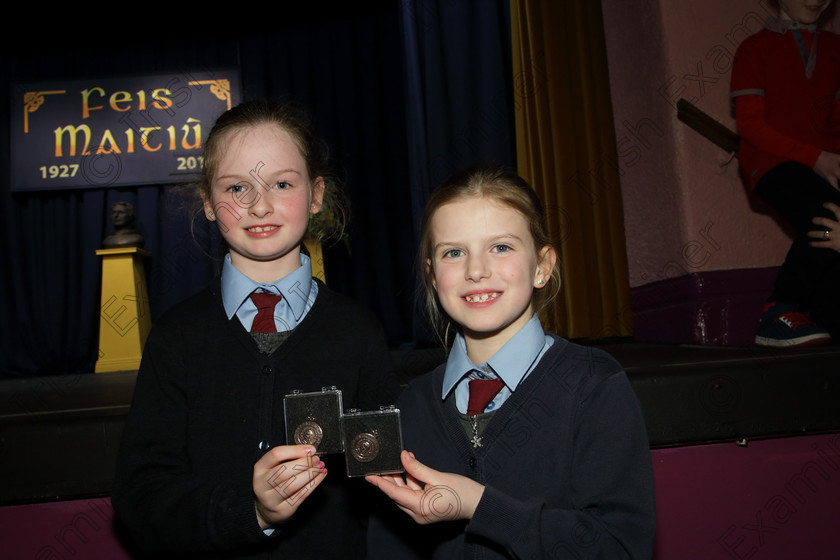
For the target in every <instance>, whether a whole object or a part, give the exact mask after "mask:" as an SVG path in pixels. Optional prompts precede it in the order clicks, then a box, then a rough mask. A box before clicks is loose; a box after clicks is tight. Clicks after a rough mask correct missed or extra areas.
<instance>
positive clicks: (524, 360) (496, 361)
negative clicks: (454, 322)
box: [443, 314, 553, 412]
mask: <svg viewBox="0 0 840 560" xmlns="http://www.w3.org/2000/svg"><path fill="white" fill-rule="evenodd" d="M552 342H553V340H552V339H551V337H549V336H548V335H546V333H545V331H544V330H543V328H542V324H541V323H540V320H539V317H537V315H536V314H535V315H534V316H533V317H531V319H530V320H529V321H528V322H527V323H525V325H524V326H523V327H522V328H521V329H520V330H519V332H517V333H516V334H515V335H513V338H511V339H510V340H508V341H507V342H506V343H505V345H504V346H502V347H501V348H500V349H499V351H498V352H496V353H495V354H494V355H493V356H492V357H491V358H490V359H489V360H487V362H486V363H484V364H474V363H473V362H472V360H470V359H469V357H468V356H467V347H466V343H465V341H464V337H463V335H461V333H458V334H457V335H456V337H455V341H454V343H453V344H452V349H451V350H450V352H449V357H448V358H447V361H446V372H445V373H444V376H443V398H444V399H445V398H446V397H447V396H448V395H449V393H450V392H451V391H452V390H453V388H455V387H456V386H458V385H460V386H462V387H463V388H464V390H463V391H462V390H460V387H459V390H457V391H456V395H455V398H456V404H457V405H458V409H459V410H461V411H462V412H463V411H465V410H466V407H467V400H468V398H469V393H468V389H467V388H466V385H467V383H463V384H461V383H460V382H461V381H463V380H465V379H466V378H467V377H468V376H469V373H470V371H472V370H480V371H484V372H488V371H492V374H491V375H493V374H495V376H496V377H498V378H499V379H501V380H502V381H504V383H505V389H506V391H505V390H503V393H502V398H506V395H509V394H510V393H511V392H513V391H515V390H516V388H517V387H518V386H519V384H520V383H522V381H523V380H524V379H525V378H526V377H527V376H528V374H529V373H531V371H532V370H533V369H534V366H536V364H537V362H538V361H539V359H540V358H541V357H542V355H543V354H544V353H545V351H546V350H547V349H548V347H549V346H551V344H552ZM462 400H463V403H461V402H460V401H462ZM461 404H463V406H461ZM497 406H498V405H497Z"/></svg>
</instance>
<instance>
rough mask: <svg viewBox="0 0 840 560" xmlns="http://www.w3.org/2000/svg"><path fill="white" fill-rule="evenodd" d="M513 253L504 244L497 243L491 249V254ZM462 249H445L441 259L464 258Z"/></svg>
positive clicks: (511, 248) (508, 246)
mask: <svg viewBox="0 0 840 560" xmlns="http://www.w3.org/2000/svg"><path fill="white" fill-rule="evenodd" d="M510 251H513V247H511V246H510V245H508V244H506V243H499V244H498V245H493V247H492V248H491V252H492V253H508V252H510ZM464 254H465V253H464V251H463V249H447V250H446V251H444V252H443V258H445V259H457V258H458V257H462V256H464Z"/></svg>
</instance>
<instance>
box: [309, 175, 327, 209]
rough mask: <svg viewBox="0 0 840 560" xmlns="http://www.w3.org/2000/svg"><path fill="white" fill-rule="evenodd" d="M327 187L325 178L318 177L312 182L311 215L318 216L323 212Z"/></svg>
mask: <svg viewBox="0 0 840 560" xmlns="http://www.w3.org/2000/svg"><path fill="white" fill-rule="evenodd" d="M326 188H327V185H326V183H325V182H324V178H323V177H316V178H315V180H314V181H313V182H312V198H311V199H310V201H309V213H310V214H317V213H318V212H320V211H321V206H322V205H323V204H324V191H325V190H326Z"/></svg>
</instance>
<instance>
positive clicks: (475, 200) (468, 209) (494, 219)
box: [429, 197, 553, 358]
mask: <svg viewBox="0 0 840 560" xmlns="http://www.w3.org/2000/svg"><path fill="white" fill-rule="evenodd" d="M430 227H431V231H432V243H433V246H434V252H433V257H432V262H431V263H429V264H430V266H431V269H432V275H433V285H434V287H435V290H436V291H437V294H438V299H439V300H440V304H441V306H442V307H443V309H444V310H445V311H446V313H447V314H448V315H449V316H450V317H451V318H452V319H453V320H454V321H455V322H457V323H458V324H459V325H461V327H462V332H463V333H464V337H465V339H466V342H467V346H468V352H469V347H470V345H471V344H472V343H474V342H475V343H479V344H481V345H482V348H484V349H485V350H487V349H490V352H489V355H487V356H486V357H487V358H489V356H490V355H492V353H494V352H495V350H498V349H499V348H501V347H502V345H503V344H504V343H505V342H507V341H508V340H510V338H511V337H512V336H513V335H514V334H516V332H517V331H519V330H520V329H521V328H522V327H523V326H524V325H525V323H527V322H528V320H529V319H530V318H531V316H532V315H533V308H532V305H531V296H532V294H533V290H534V288H535V287H539V286H540V285H539V284H538V283H537V281H538V280H539V279H543V280H547V279H548V274H547V273H546V272H545V268H544V265H545V264H546V262H545V259H540V255H538V254H537V251H536V249H535V247H534V242H533V237H532V236H531V233H530V230H529V227H528V222H527V220H526V219H525V217H524V216H522V214H520V213H519V212H518V211H516V210H514V209H513V208H511V207H509V206H506V205H503V204H499V203H496V202H494V201H492V200H490V199H487V198H484V197H471V198H467V199H464V200H460V201H457V202H450V203H447V204H444V205H443V206H441V207H440V208H438V209H437V211H436V212H435V214H434V216H433V217H432V220H431V223H430ZM541 253H542V256H544V252H541ZM552 264H553V263H552ZM539 265H543V266H539ZM471 357H472V356H471Z"/></svg>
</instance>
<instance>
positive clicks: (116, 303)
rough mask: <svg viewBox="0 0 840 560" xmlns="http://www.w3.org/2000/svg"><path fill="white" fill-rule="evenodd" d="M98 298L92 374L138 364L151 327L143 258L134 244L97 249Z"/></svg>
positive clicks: (118, 369) (135, 367) (129, 368)
mask: <svg viewBox="0 0 840 560" xmlns="http://www.w3.org/2000/svg"><path fill="white" fill-rule="evenodd" d="M96 254H97V255H100V256H101V257H102V300H101V306H100V309H99V359H98V360H97V361H96V368H95V371H96V373H103V372H108V371H123V370H133V369H137V368H139V367H140V357H141V355H142V354H143V345H144V344H145V343H146V337H147V336H148V335H149V329H151V326H152V318H151V312H150V309H149V297H148V293H147V292H146V275H145V271H144V268H143V259H144V258H145V257H147V256H149V255H150V254H151V253H149V252H148V251H144V250H143V249H140V248H138V247H126V248H119V249H100V250H98V251H96Z"/></svg>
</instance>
